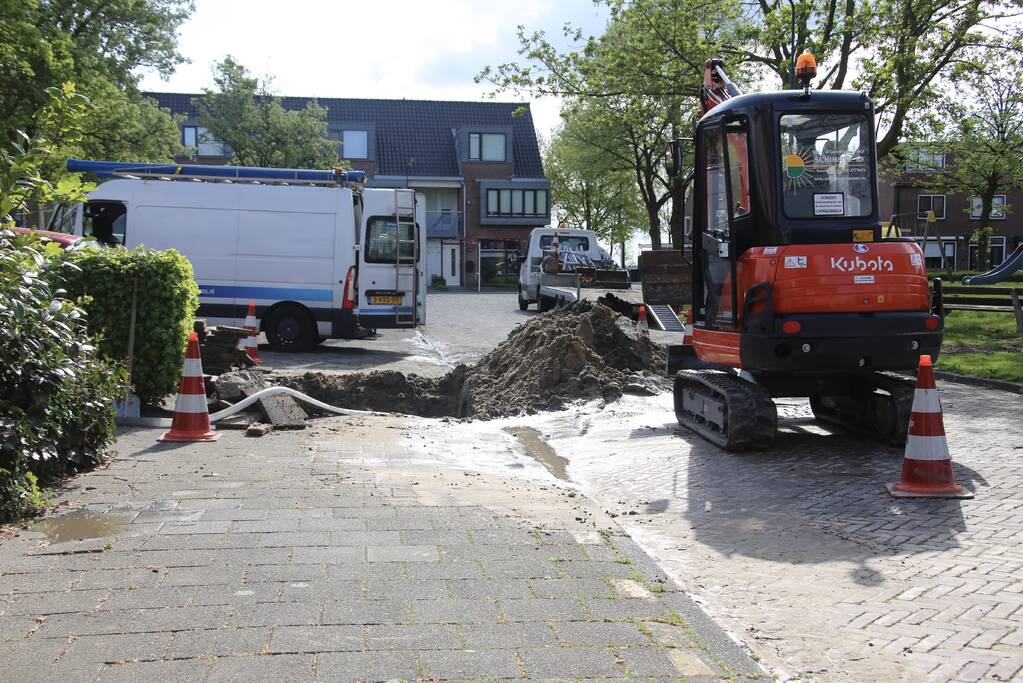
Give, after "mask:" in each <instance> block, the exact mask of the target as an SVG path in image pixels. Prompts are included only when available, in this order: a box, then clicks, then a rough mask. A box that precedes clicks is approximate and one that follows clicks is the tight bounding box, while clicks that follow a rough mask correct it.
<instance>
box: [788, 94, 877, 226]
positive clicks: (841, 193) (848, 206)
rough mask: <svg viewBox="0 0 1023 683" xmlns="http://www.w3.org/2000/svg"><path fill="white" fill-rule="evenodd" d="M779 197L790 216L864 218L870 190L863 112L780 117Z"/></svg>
mask: <svg viewBox="0 0 1023 683" xmlns="http://www.w3.org/2000/svg"><path fill="white" fill-rule="evenodd" d="M780 145H781V164H782V168H781V172H782V197H783V200H784V201H783V204H784V208H785V215H786V216H789V217H790V218H822V217H825V218H826V217H842V216H856V217H860V216H869V215H870V214H871V212H872V211H873V203H874V187H873V183H872V182H871V179H872V178H873V173H872V166H871V164H872V163H873V161H872V157H873V155H872V154H871V141H870V128H869V124H868V121H867V117H866V116H864V115H863V114H851V113H850V114H787V115H784V116H782V117H781V140H780Z"/></svg>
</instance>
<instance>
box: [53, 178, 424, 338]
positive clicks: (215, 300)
mask: <svg viewBox="0 0 1023 683" xmlns="http://www.w3.org/2000/svg"><path fill="white" fill-rule="evenodd" d="M103 163H110V162H79V166H80V165H84V164H94V165H95V164H103ZM79 166H76V167H72V164H71V163H70V162H69V169H71V170H89V169H83V168H80V167H79ZM177 168H179V169H191V168H195V167H194V166H178V167H177ZM199 168H200V169H201V168H202V167H199ZM207 168H209V167H207ZM224 168H229V167H219V169H224ZM219 169H218V171H217V172H218V173H219V172H220V170H219ZM254 170H259V171H268V170H269V169H254ZM94 172H95V171H94ZM207 172H208V171H203V170H200V171H197V172H196V173H207ZM187 173H188V172H187V171H184V172H179V173H178V174H177V176H178V177H179V178H186V177H188V174H187ZM323 173H331V172H323ZM132 174H133V175H135V176H136V177H132V178H123V177H116V175H115V179H113V180H109V181H107V182H104V183H102V184H100V185H99V186H98V187H97V188H96V189H95V190H94V191H92V192H90V193H89V195H88V201H87V202H86V203H85V204H84V205H78V206H76V207H68V208H66V209H65V214H66V215H63V216H62V215H61V214H59V213H58V214H57V215H55V216H54V221H53V222H51V226H56V227H65V228H66V227H71V229H70V230H67V229H65V230H63V231H64V232H72V233H73V234H77V235H84V236H92V237H95V238H96V239H97V240H98V241H100V242H102V243H104V244H107V245H111V246H113V245H123V246H125V247H137V246H146V247H148V248H152V249H171V248H173V249H177V250H178V251H180V252H181V253H182V254H184V255H185V256H186V257H187V258H188V260H189V261H191V262H192V268H193V269H194V271H195V278H196V281H197V283H198V285H199V291H200V294H199V301H200V306H199V315H200V316H202V317H204V318H207V319H208V321H209V322H210V323H211V324H226V325H241V324H242V323H243V322H244V319H245V315H246V311H247V307H248V303H249V301H255V303H256V315H257V317H258V318H259V320H260V329H261V330H262V331H264V332H265V333H266V336H267V340H268V341H269V342H270V345H271V346H272V347H273V348H274V349H277V350H289V351H300V350H305V349H308V348H310V347H312V346H313V345H315V344H317V343H319V341H320V340H321V339H324V338H341V339H352V338H355V337H358V336H363V335H364V334H365V333H366V331H367V330H373V329H387V328H410V327H416V326H417V325H422V324H424V323H425V322H426V307H425V296H424V295H425V292H426V286H425V278H426V273H425V258H423V257H424V255H425V247H426V235H425V230H421V229H420V226H424V225H425V224H426V222H425V202H424V201H423V199H422V197H421V196H419V197H417V196H416V194H415V193H414V192H413V191H412V190H392V189H370V188H359V187H352V186H344V185H338V184H335V185H333V186H329V185H322V186H318V185H313V184H307V185H303V184H298V185H295V184H291V183H293V182H294V181H291V183H289V184H266V183H268V182H272V180H270V179H267V178H266V177H265V176H260V181H259V182H258V183H254V182H246V181H245V178H244V176H236V177H235V178H233V179H232V180H231V181H230V182H224V181H222V180H220V179H219V178H217V179H216V180H215V181H210V180H209V179H208V180H204V181H194V180H193V181H191V182H190V181H188V180H182V179H170V178H167V177H166V176H160V177H154V178H149V177H137V176H138V175H140V173H139V172H138V171H134V170H133V171H132ZM98 175H100V176H103V175H104V173H103V172H99V173H98ZM161 178H163V179H161ZM69 223H70V226H69V225H68V224H69Z"/></svg>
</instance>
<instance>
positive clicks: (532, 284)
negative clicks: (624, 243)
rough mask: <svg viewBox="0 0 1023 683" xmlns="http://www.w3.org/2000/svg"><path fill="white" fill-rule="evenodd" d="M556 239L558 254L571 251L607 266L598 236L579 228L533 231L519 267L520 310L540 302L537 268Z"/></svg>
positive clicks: (547, 227) (609, 256) (606, 258)
mask: <svg viewBox="0 0 1023 683" xmlns="http://www.w3.org/2000/svg"><path fill="white" fill-rule="evenodd" d="M555 235H557V237H558V239H557V243H558V250H559V251H560V252H561V253H564V252H566V251H572V252H576V253H579V254H583V255H585V256H586V257H587V258H588V259H589V260H591V261H593V262H594V263H607V262H610V260H611V255H610V254H608V253H607V251H606V250H604V249H603V248H602V247H601V246H600V245H599V244H597V233H595V232H593V231H592V230H582V229H579V228H555V227H553V226H550V225H548V226H544V227H542V228H533V230H532V232H530V233H529V242H528V244H527V246H526V254H525V256H524V258H523V259H522V262H521V263H520V265H519V309H520V310H523V311H524V310H526V309H527V308H529V304H535V303H537V302H538V301H540V294H539V289H540V266H541V264H542V263H543V258H544V255H545V254H550V253H551V251H552V249H553V245H554V236H555Z"/></svg>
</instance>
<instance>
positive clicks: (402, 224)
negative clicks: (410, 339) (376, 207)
mask: <svg viewBox="0 0 1023 683" xmlns="http://www.w3.org/2000/svg"><path fill="white" fill-rule="evenodd" d="M406 212H407V213H406ZM418 232H419V231H418V228H417V226H416V191H415V190H413V189H409V188H395V190H394V237H395V245H394V246H395V249H394V289H395V291H398V292H400V291H401V276H402V275H409V276H410V277H411V278H412V287H411V297H410V298H411V304H412V309H411V311H410V312H402V307H401V305H400V304H399V305H396V306H395V307H394V324H395V326H396V327H415V326H416V322H417V321H418V310H419V296H420V291H419V272H418V268H419V239H418V236H419V235H418ZM406 236H411V239H409V238H408V237H406ZM408 247H411V248H410V249H407V248H408ZM406 249H407V250H406Z"/></svg>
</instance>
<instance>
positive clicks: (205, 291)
mask: <svg viewBox="0 0 1023 683" xmlns="http://www.w3.org/2000/svg"><path fill="white" fill-rule="evenodd" d="M199 296H201V297H203V296H211V297H220V298H225V299H272V300H276V301H281V300H283V299H297V300H299V301H330V300H331V299H332V298H333V295H332V294H331V291H330V290H329V289H308V288H300V287H244V286H241V287H235V286H232V285H204V284H201V283H200V284H199Z"/></svg>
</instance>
